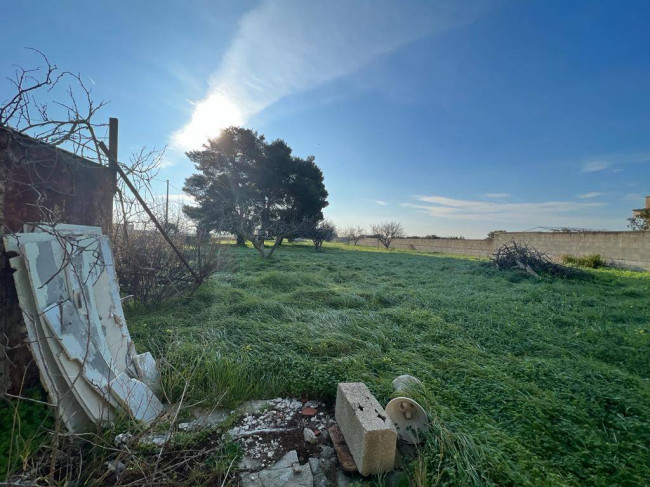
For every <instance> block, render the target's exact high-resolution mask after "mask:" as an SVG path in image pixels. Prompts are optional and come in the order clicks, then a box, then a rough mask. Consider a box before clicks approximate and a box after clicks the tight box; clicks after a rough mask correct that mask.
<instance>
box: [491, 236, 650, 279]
mask: <svg viewBox="0 0 650 487" xmlns="http://www.w3.org/2000/svg"><path fill="white" fill-rule="evenodd" d="M511 240H514V241H515V242H520V243H525V244H528V245H530V246H531V247H535V248H536V249H538V250H541V251H542V252H546V253H548V254H550V255H553V256H556V257H557V256H561V255H575V256H578V257H580V256H585V255H590V254H600V255H601V256H602V257H603V258H604V259H605V260H608V261H611V262H612V263H613V264H614V265H617V266H620V267H626V268H630V269H644V270H650V232H573V233H562V232H521V233H501V234H497V235H496V236H495V238H494V248H495V249H497V248H499V247H500V246H501V245H503V244H504V243H506V242H509V241H511Z"/></svg>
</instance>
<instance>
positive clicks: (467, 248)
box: [358, 238, 492, 257]
mask: <svg viewBox="0 0 650 487" xmlns="http://www.w3.org/2000/svg"><path fill="white" fill-rule="evenodd" d="M378 244H379V245H378ZM358 245H364V246H366V247H377V246H378V247H379V248H383V245H382V244H381V243H379V242H378V241H377V239H376V238H362V239H361V240H359V243H358ZM390 247H391V248H396V249H407V250H417V251H418V252H440V253H443V254H458V255H471V256H474V257H488V256H489V255H490V254H491V253H492V241H491V240H489V239H483V240H473V239H459V238H435V239H429V238H399V239H396V240H393V241H392V242H391V245H390Z"/></svg>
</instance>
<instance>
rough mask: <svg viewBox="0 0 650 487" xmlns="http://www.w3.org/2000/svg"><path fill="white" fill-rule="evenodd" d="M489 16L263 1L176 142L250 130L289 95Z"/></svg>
mask: <svg viewBox="0 0 650 487" xmlns="http://www.w3.org/2000/svg"><path fill="white" fill-rule="evenodd" d="M484 10H486V3H485V2H478V1H471V2H462V3H458V2H456V1H455V0H438V1H435V2H434V1H431V2H419V1H415V0H410V1H403V2H392V1H389V0H381V1H370V0H359V1H355V2H350V1H349V0H330V1H328V2H305V1H303V0H273V1H271V0H264V1H263V2H262V3H261V4H260V5H259V6H258V7H256V8H255V9H253V10H252V11H250V12H249V13H247V14H246V15H244V17H243V18H242V20H241V22H240V24H239V29H238V31H237V34H236V35H235V38H234V39H233V41H232V43H231V45H230V47H229V48H228V50H227V51H226V54H225V55H224V57H223V59H222V61H221V64H220V66H219V68H218V70H217V71H216V73H214V75H213V76H212V78H211V80H210V82H209V89H208V93H207V95H206V97H205V98H204V99H203V100H201V101H199V102H197V103H196V105H195V107H194V113H193V115H192V119H191V121H190V122H189V123H188V124H187V125H185V126H184V127H183V128H182V129H180V130H178V131H177V132H176V133H175V134H174V135H173V141H172V143H173V144H174V145H175V146H177V147H179V148H183V149H191V148H198V147H200V146H201V144H203V143H205V141H206V140H207V138H208V137H214V136H215V135H217V133H218V131H219V129H221V128H223V127H226V126H229V125H241V124H244V123H246V121H248V120H249V119H250V117H252V116H253V115H255V114H257V113H259V112H260V111H262V110H264V109H265V108H266V107H268V106H270V105H272V104H273V103H275V102H276V101H278V100H279V99H281V98H283V97H286V96H288V95H291V94H293V93H298V92H301V91H305V90H309V89H311V88H314V87H315V86H317V85H319V84H321V83H323V82H326V81H328V80H332V79H335V78H338V77H340V76H344V75H346V74H349V73H351V72H353V71H355V70H356V69H358V68H359V67H361V66H363V65H364V64H367V63H368V62H369V61H371V60H372V59H374V58H376V57H377V56H380V55H382V54H385V53H388V52H391V51H393V50H395V49H397V48H399V47H400V46H402V45H404V44H406V43H408V42H411V41H413V40H416V39H419V38H422V37H425V36H428V35H431V34H435V33H439V32H443V31H445V30H448V29H450V28H453V27H456V26H459V25H463V24H467V23H469V22H472V21H473V20H475V19H476V18H477V17H478V15H479V14H480V13H481V12H482V11H484Z"/></svg>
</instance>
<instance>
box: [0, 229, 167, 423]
mask: <svg viewBox="0 0 650 487" xmlns="http://www.w3.org/2000/svg"><path fill="white" fill-rule="evenodd" d="M24 230H25V231H24V232H23V233H16V234H8V235H5V236H4V247H5V249H6V250H7V251H10V252H14V253H16V254H17V256H16V257H12V258H11V259H10V264H11V267H12V268H13V269H14V271H15V272H14V275H13V277H14V282H15V284H16V290H17V294H18V300H19V303H20V306H21V309H22V311H23V319H24V321H25V325H26V329H27V335H28V343H29V346H30V348H31V352H32V355H33V357H34V361H35V362H36V365H37V366H38V368H39V372H40V377H41V382H42V383H43V386H44V387H45V389H46V390H47V392H48V394H49V396H50V402H51V403H53V404H57V405H58V408H57V412H58V413H59V414H60V416H61V419H62V420H63V422H64V424H65V425H66V427H67V428H68V430H69V431H71V432H73V433H80V432H85V431H88V430H90V429H92V427H93V425H96V424H101V423H106V422H109V421H111V420H112V419H113V418H114V416H115V410H116V409H123V410H125V411H126V412H127V413H128V414H129V415H131V416H132V417H134V418H135V419H138V420H142V421H145V422H150V421H152V420H153V419H155V417H156V416H157V414H158V413H159V412H161V411H162V404H161V403H160V401H159V400H158V399H157V398H156V396H155V395H154V394H153V392H152V390H151V386H155V384H154V382H155V381H156V377H157V375H156V374H157V371H156V370H155V362H154V361H153V357H151V356H150V355H147V354H144V355H143V356H138V355H137V354H136V353H135V347H134V345H133V343H132V341H131V337H130V335H129V330H128V329H127V327H126V319H125V318H124V312H123V310H122V302H121V299H120V293H119V286H118V283H117V277H116V275H115V266H114V264H113V254H112V252H111V248H110V242H109V240H108V237H106V236H105V235H102V231H101V229H100V228H98V227H87V226H78V225H55V226H46V225H43V224H38V225H33V226H32V225H27V226H25V229H24ZM111 384H112V385H113V387H111Z"/></svg>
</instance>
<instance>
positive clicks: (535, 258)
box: [491, 240, 580, 279]
mask: <svg viewBox="0 0 650 487" xmlns="http://www.w3.org/2000/svg"><path fill="white" fill-rule="evenodd" d="M491 260H492V262H493V263H494V265H495V266H496V267H497V269H500V270H504V269H518V270H521V271H523V272H525V273H527V274H530V275H531V276H534V277H536V278H538V279H539V278H540V277H541V275H543V274H546V275H550V276H556V277H562V278H568V277H574V276H576V275H578V274H580V271H579V270H578V269H575V268H572V267H567V266H565V265H562V264H558V263H557V262H555V261H553V258H552V257H551V256H549V255H548V254H546V253H544V252H541V251H539V250H537V249H536V248H534V247H529V246H528V245H526V244H520V243H517V242H515V241H514V240H512V241H510V242H507V243H505V244H503V245H502V246H501V247H499V248H498V249H497V251H496V252H495V253H494V254H493V255H492V257H491Z"/></svg>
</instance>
